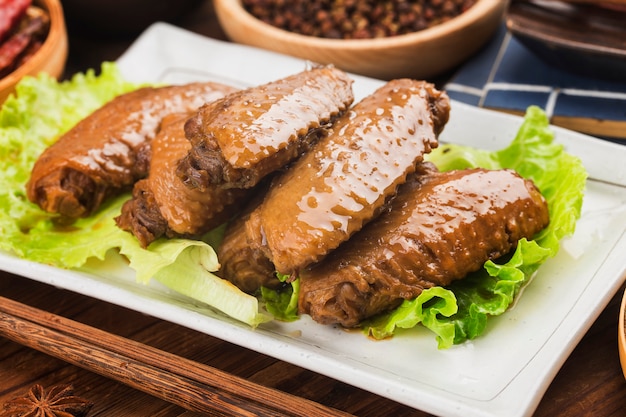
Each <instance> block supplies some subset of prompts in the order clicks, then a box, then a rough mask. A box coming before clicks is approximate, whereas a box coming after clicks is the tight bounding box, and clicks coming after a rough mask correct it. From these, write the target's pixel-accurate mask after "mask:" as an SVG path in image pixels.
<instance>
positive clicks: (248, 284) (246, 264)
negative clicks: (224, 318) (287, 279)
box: [217, 194, 280, 294]
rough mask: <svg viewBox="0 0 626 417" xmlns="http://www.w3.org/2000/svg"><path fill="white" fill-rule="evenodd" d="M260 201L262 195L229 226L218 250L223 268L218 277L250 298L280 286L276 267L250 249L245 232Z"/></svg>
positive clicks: (255, 248) (254, 248)
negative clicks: (248, 294) (256, 293)
mask: <svg viewBox="0 0 626 417" xmlns="http://www.w3.org/2000/svg"><path fill="white" fill-rule="evenodd" d="M261 200H262V196H261V194H260V195H259V196H257V197H256V198H255V201H253V202H252V203H251V204H250V205H249V207H248V210H247V211H246V212H244V213H243V214H242V215H240V216H237V217H236V218H235V219H234V220H233V221H232V222H231V223H229V224H228V227H227V228H226V231H225V233H224V239H223V240H222V242H221V244H220V246H219V247H218V250H217V258H218V259H219V260H220V264H221V269H220V271H219V275H220V276H221V277H222V278H224V279H227V280H229V281H230V282H232V283H233V284H235V285H236V286H237V287H238V288H239V289H241V290H242V291H245V292H247V293H250V294H254V293H255V292H256V291H257V290H258V289H259V288H261V287H268V288H276V287H278V286H279V285H280V281H279V280H278V279H277V278H276V275H275V268H274V265H273V264H272V263H271V262H270V260H269V259H267V257H266V256H265V254H264V253H263V252H262V251H261V250H260V249H259V248H258V247H254V246H251V245H250V243H249V242H248V235H247V233H246V230H245V229H246V227H247V226H248V219H249V217H250V211H251V209H252V208H254V207H256V206H257V205H258V203H259V201H261Z"/></svg>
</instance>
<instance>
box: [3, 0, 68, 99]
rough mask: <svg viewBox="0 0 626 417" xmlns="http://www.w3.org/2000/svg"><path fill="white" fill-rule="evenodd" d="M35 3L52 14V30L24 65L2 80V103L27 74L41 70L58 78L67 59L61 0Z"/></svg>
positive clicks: (43, 0)
mask: <svg viewBox="0 0 626 417" xmlns="http://www.w3.org/2000/svg"><path fill="white" fill-rule="evenodd" d="M34 4H36V5H38V6H40V7H42V8H44V9H45V10H47V11H48V13H49V15H50V31H49V32H48V36H47V37H46V40H45V41H44V43H43V45H42V46H41V48H39V50H38V51H37V52H36V53H35V55H33V56H32V57H30V59H28V60H27V61H26V62H25V63H24V64H23V65H22V66H20V67H19V68H17V69H16V70H15V71H13V72H12V73H10V74H9V75H7V76H6V77H4V78H2V79H1V80H0V103H3V102H4V100H6V98H7V97H8V96H9V94H11V93H13V92H14V91H15V85H16V84H17V83H18V82H19V81H20V80H21V79H22V78H23V77H24V76H26V75H33V76H34V75H37V74H39V73H40V72H45V73H48V74H50V75H51V76H52V77H55V78H58V77H60V76H61V74H62V73H63V70H64V68H65V62H66V60H67V51H68V42H67V30H66V28H65V19H64V17H63V9H62V7H61V2H60V1H59V0H40V1H37V0H35V1H34Z"/></svg>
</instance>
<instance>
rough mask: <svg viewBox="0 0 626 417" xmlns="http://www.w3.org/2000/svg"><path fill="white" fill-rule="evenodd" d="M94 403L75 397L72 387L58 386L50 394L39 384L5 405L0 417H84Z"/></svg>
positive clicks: (51, 389)
mask: <svg viewBox="0 0 626 417" xmlns="http://www.w3.org/2000/svg"><path fill="white" fill-rule="evenodd" d="M92 406H93V403H91V402H89V401H87V400H85V399H83V398H80V397H77V396H75V395H74V389H73V387H72V386H71V385H56V386H54V387H52V388H50V390H49V391H48V392H46V391H45V390H44V389H43V387H42V386H41V385H39V384H37V385H34V386H33V387H32V388H31V389H30V391H28V393H27V394H26V395H25V396H23V397H19V398H15V399H13V400H11V401H9V402H7V403H5V404H4V407H3V408H2V410H1V411H0V417H84V416H86V415H87V413H88V412H89V410H90V409H91V407H92Z"/></svg>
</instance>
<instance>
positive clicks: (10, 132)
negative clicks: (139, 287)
mask: <svg viewBox="0 0 626 417" xmlns="http://www.w3.org/2000/svg"><path fill="white" fill-rule="evenodd" d="M138 87H139V85H137V84H133V83H129V82H127V81H125V80H124V79H123V77H122V76H121V73H120V72H119V70H118V68H117V67H116V66H115V64H112V63H105V64H103V65H102V68H101V72H100V74H99V75H96V73H95V72H94V71H89V72H87V73H85V74H77V75H75V76H74V77H73V78H72V79H71V80H69V81H65V82H60V83H59V82H57V81H56V80H54V79H52V78H50V77H49V76H46V75H40V76H38V77H26V78H24V79H23V80H22V81H21V82H20V83H19V84H18V85H17V88H16V95H14V96H11V97H9V98H8V99H7V101H6V102H5V104H4V105H3V107H2V109H1V110H0V233H1V234H2V237H3V238H2V239H1V240H0V249H2V250H5V251H8V252H12V253H14V254H16V255H17V256H20V257H22V258H25V259H28V260H31V261H35V262H40V263H45V264H49V265H54V266H57V267H60V268H80V267H82V266H84V265H85V264H86V262H87V261H88V260H89V259H92V258H96V259H100V260H102V259H104V258H105V256H106V254H107V252H109V251H110V250H116V251H119V252H120V253H121V254H123V255H124V256H125V257H126V258H128V261H129V265H130V267H131V268H132V269H134V270H135V271H136V276H137V280H138V281H139V282H144V283H147V282H148V281H149V280H150V279H151V278H154V279H156V280H158V281H160V282H162V283H163V284H164V285H166V286H168V287H170V288H171V289H173V290H175V291H178V292H180V293H182V294H185V295H187V296H189V297H192V298H194V299H197V300H199V301H202V302H204V303H207V304H209V305H211V306H212V307H214V308H216V309H218V310H220V311H222V312H224V313H225V314H227V315H229V316H231V317H233V318H235V319H237V320H240V321H242V322H244V323H247V324H249V325H251V326H256V325H258V324H259V323H261V322H264V321H267V320H269V317H268V316H267V315H266V314H263V313H261V312H259V307H258V300H257V299H256V298H255V297H252V296H250V295H248V294H245V293H243V292H241V291H240V290H238V289H237V288H236V287H234V286H233V285H232V284H230V283H228V282H227V281H225V280H223V279H220V278H219V277H217V276H216V275H214V274H213V273H212V272H214V271H216V270H217V269H218V267H219V263H218V261H217V256H216V254H215V251H214V250H213V248H212V247H211V246H210V245H209V244H207V243H205V242H203V241H192V240H185V239H171V240H165V239H163V240H158V241H156V242H153V243H152V244H151V245H150V246H149V247H148V249H147V250H146V249H143V248H141V246H140V245H139V243H138V242H137V239H135V238H134V237H133V236H132V235H131V234H129V233H126V232H124V231H122V230H120V229H119V228H118V227H117V226H116V224H115V221H114V218H115V217H116V216H117V215H119V213H120V210H121V207H122V205H123V203H124V201H126V200H127V199H128V198H129V195H128V194H126V195H122V196H119V197H117V198H113V199H110V200H109V201H107V202H106V203H105V204H104V205H103V206H102V207H101V209H100V210H98V212H97V213H95V214H94V215H92V216H90V217H88V218H84V219H79V220H77V221H76V222H75V223H73V224H71V225H61V224H59V222H57V221H56V216H55V215H51V214H48V213H45V212H43V211H42V210H40V209H39V207H37V206H36V205H34V204H32V203H31V202H30V201H28V199H27V198H26V193H25V186H26V183H27V181H28V178H29V176H30V171H31V169H32V166H33V164H34V163H35V161H36V159H37V158H38V157H39V155H40V154H41V152H43V150H44V149H45V148H46V147H48V146H50V145H51V144H52V143H54V142H55V141H56V139H57V138H58V137H59V136H60V135H62V134H63V133H65V132H66V131H67V130H69V129H70V128H72V127H73V126H74V125H75V124H76V123H77V122H78V121H79V120H81V119H82V118H84V117H85V116H87V115H89V114H90V113H91V112H93V111H94V110H96V109H97V108H98V107H100V106H102V105H103V104H104V103H106V102H107V101H109V100H111V99H112V98H114V97H115V96H117V95H119V94H122V93H125V92H128V91H131V90H133V89H136V88H138Z"/></svg>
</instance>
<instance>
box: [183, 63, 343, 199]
mask: <svg viewBox="0 0 626 417" xmlns="http://www.w3.org/2000/svg"><path fill="white" fill-rule="evenodd" d="M353 100H354V96H353V93H352V80H351V79H350V78H349V77H348V76H347V74H345V73H344V72H343V71H340V70H338V69H336V68H334V67H332V66H326V67H319V68H313V69H310V70H307V71H303V72H301V73H298V74H295V75H292V76H289V77H287V78H283V79H280V80H277V81H274V82H271V83H268V84H265V85H261V86H257V87H252V88H249V89H246V90H241V91H239V92H237V93H234V94H229V95H228V96H226V97H224V98H223V99H221V100H218V101H216V102H213V103H210V104H207V105H205V106H203V107H202V108H201V109H199V111H198V112H197V114H196V115H195V116H194V117H192V118H191V119H190V120H189V121H188V122H187V125H186V126H185V131H186V134H187V138H188V139H189V140H190V141H191V144H192V149H191V150H190V152H189V154H188V155H187V157H185V158H184V159H183V160H182V161H181V163H180V166H179V170H178V173H179V176H180V178H181V179H182V180H183V181H184V182H185V183H186V184H187V185H188V186H189V187H191V188H199V189H201V190H202V189H205V188H208V187H209V184H218V185H220V186H223V187H226V188H229V187H238V188H249V187H252V186H254V185H256V184H257V183H258V182H259V181H260V180H261V179H262V178H263V177H264V176H265V175H267V174H269V173H270V172H273V171H275V170H277V169H280V168H282V167H283V166H284V165H285V164H287V163H288V162H290V161H292V160H293V159H295V158H297V157H298V156H299V155H300V154H301V153H303V152H304V151H306V150H307V149H308V147H309V146H310V145H311V143H313V142H315V141H316V140H317V139H318V138H319V136H320V135H322V134H323V131H324V128H325V127H326V126H327V125H328V124H329V123H330V122H332V120H333V119H334V118H336V117H337V116H338V115H340V114H341V113H342V112H344V111H345V110H346V109H347V108H348V107H349V106H350V104H351V103H352V101H353Z"/></svg>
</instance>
